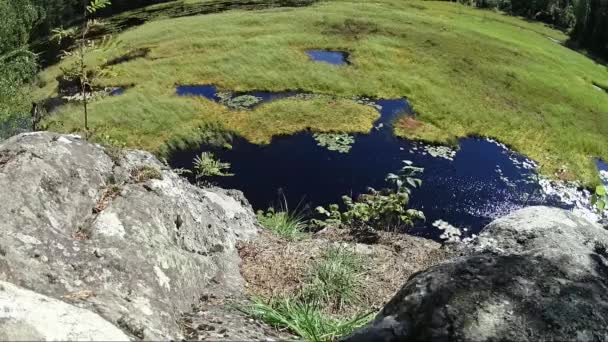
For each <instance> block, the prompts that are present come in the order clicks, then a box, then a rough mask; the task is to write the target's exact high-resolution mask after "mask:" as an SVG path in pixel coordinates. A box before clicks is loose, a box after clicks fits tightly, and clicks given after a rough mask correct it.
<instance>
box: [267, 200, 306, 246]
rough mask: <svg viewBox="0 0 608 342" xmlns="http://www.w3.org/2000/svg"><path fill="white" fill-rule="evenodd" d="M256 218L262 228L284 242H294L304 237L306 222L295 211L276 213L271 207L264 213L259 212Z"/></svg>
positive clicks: (284, 209)
mask: <svg viewBox="0 0 608 342" xmlns="http://www.w3.org/2000/svg"><path fill="white" fill-rule="evenodd" d="M257 218H258V222H260V224H261V225H262V226H264V228H266V229H268V230H270V231H272V232H273V233H275V234H276V235H278V236H280V237H282V238H284V239H286V240H289V241H294V240H298V239H300V238H302V237H303V236H304V229H305V228H306V221H305V219H304V216H303V215H302V214H300V213H298V212H296V211H289V209H287V208H283V209H281V210H278V211H277V210H275V209H274V208H272V207H271V208H268V210H266V211H263V210H259V211H258V212H257Z"/></svg>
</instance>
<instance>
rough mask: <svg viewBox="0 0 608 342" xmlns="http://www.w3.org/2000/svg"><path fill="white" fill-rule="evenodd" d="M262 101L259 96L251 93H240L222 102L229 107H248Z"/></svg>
mask: <svg viewBox="0 0 608 342" xmlns="http://www.w3.org/2000/svg"><path fill="white" fill-rule="evenodd" d="M260 101H262V98H261V97H257V96H253V95H240V96H237V97H233V98H230V99H228V100H225V101H224V102H223V104H224V105H226V106H227V107H228V108H230V109H249V108H251V107H253V106H255V105H256V104H258V103H260Z"/></svg>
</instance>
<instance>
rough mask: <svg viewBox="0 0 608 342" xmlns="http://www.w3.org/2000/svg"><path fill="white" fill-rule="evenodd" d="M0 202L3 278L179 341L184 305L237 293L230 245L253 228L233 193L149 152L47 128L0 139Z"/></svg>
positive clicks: (140, 332) (131, 328) (142, 334)
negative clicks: (108, 146) (194, 181)
mask: <svg viewBox="0 0 608 342" xmlns="http://www.w3.org/2000/svg"><path fill="white" fill-rule="evenodd" d="M0 201H2V204H1V205H0V218H1V220H0V280H3V281H7V282H11V283H13V284H16V285H19V286H21V287H24V288H27V289H30V290H33V291H35V292H38V293H41V294H44V295H47V296H49V297H53V298H63V299H65V300H68V301H70V302H73V303H77V304H78V306H80V307H82V308H86V309H89V310H91V311H93V312H95V313H97V314H99V315H100V316H102V317H103V318H105V319H107V320H108V321H109V322H111V323H113V324H115V325H117V326H119V327H121V328H122V329H123V330H124V331H126V332H127V333H129V334H130V335H131V336H134V337H138V338H142V339H154V340H159V339H162V340H167V339H179V338H181V336H182V334H181V330H180V327H179V326H178V324H177V323H176V322H177V321H178V319H179V316H180V313H181V312H183V311H188V310H189V309H190V305H191V304H193V303H196V302H198V297H199V296H200V295H201V293H202V292H203V290H206V291H205V292H208V290H209V289H210V288H213V287H217V288H221V289H222V290H223V291H227V292H229V291H237V292H238V291H240V289H241V288H242V285H243V280H242V278H241V275H240V273H239V257H238V254H237V251H236V247H235V244H236V243H237V241H239V240H248V239H250V238H251V237H253V236H254V235H255V234H256V233H257V228H256V220H255V215H254V213H253V211H252V209H251V207H250V206H249V205H248V204H247V202H246V201H245V200H244V198H243V196H242V195H241V194H239V193H238V192H234V191H225V190H221V189H215V188H214V189H200V188H197V187H195V186H193V185H191V184H190V183H188V182H187V181H186V180H184V179H182V178H180V177H179V176H178V175H176V174H175V173H174V172H172V171H171V170H169V169H168V168H166V167H165V166H163V165H162V164H161V163H160V162H159V161H158V160H157V159H156V158H155V157H154V156H152V155H151V154H149V153H146V152H141V151H128V152H126V154H125V155H122V156H119V155H116V154H115V153H111V151H106V150H105V149H104V148H102V147H101V146H98V145H94V144H90V143H87V142H84V141H82V140H80V139H79V138H78V137H76V136H67V135H57V134H52V133H45V132H38V133H28V134H22V135H19V136H16V137H13V138H11V139H8V140H6V141H5V142H3V143H2V144H0ZM66 298H67V299H66Z"/></svg>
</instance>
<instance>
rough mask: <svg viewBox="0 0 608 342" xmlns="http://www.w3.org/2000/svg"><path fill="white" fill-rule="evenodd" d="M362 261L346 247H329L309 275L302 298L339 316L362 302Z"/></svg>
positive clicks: (313, 265) (311, 267) (312, 267)
mask: <svg viewBox="0 0 608 342" xmlns="http://www.w3.org/2000/svg"><path fill="white" fill-rule="evenodd" d="M362 270H363V261H362V260H361V257H360V256H359V255H357V254H356V253H355V252H353V251H351V250H349V249H347V248H345V247H335V246H332V247H330V248H329V249H328V250H327V251H326V252H325V253H324V254H323V255H322V256H321V258H320V259H319V260H317V261H315V262H314V263H313V264H312V265H311V266H310V269H309V271H308V275H307V277H306V278H307V279H306V285H305V286H304V289H303V296H304V298H306V299H307V300H308V301H310V302H318V303H322V304H323V305H326V306H331V308H332V310H333V311H334V312H339V311H340V310H342V309H343V308H344V307H345V306H346V305H349V304H352V303H354V302H356V301H357V300H358V299H359V298H360V293H359V291H360V288H361V285H362V280H361V273H362Z"/></svg>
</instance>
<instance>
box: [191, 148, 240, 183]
mask: <svg viewBox="0 0 608 342" xmlns="http://www.w3.org/2000/svg"><path fill="white" fill-rule="evenodd" d="M229 169H230V163H224V162H221V161H219V160H217V159H215V156H214V155H213V153H211V152H203V153H201V155H200V156H197V157H196V158H194V173H195V174H196V178H197V179H199V178H203V177H215V176H221V177H226V176H233V175H234V174H232V173H229V172H228V170H229Z"/></svg>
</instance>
